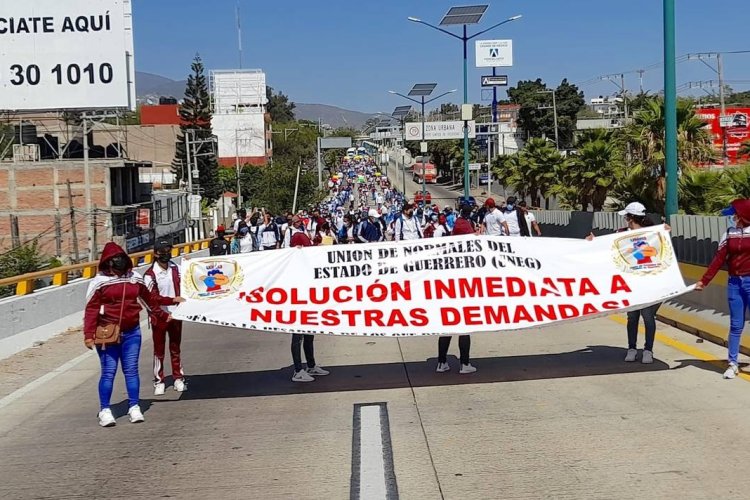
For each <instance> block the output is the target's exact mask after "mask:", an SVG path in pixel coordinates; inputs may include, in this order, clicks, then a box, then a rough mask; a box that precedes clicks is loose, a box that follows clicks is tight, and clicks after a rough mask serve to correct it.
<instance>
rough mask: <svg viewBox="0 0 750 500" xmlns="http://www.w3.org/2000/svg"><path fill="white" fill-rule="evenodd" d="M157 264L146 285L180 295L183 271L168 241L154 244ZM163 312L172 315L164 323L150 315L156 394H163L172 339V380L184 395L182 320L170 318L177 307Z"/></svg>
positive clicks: (154, 264) (150, 289)
mask: <svg viewBox="0 0 750 500" xmlns="http://www.w3.org/2000/svg"><path fill="white" fill-rule="evenodd" d="M154 254H155V255H154V257H155V262H154V263H153V264H152V265H151V267H149V268H148V270H147V271H146V273H145V275H144V282H145V283H146V287H148V289H149V291H154V289H156V291H157V292H158V294H159V295H160V296H162V297H179V296H180V269H179V268H178V267H177V265H176V264H175V263H174V262H172V244H171V243H170V242H168V241H158V242H157V243H156V245H154ZM162 309H163V310H164V312H166V313H167V314H170V316H169V317H168V318H167V319H166V320H165V319H164V316H163V315H161V316H159V315H156V314H154V313H153V311H152V314H150V318H151V329H152V332H153V340H154V395H155V396H161V395H163V394H164V390H165V387H166V386H165V383H164V357H165V352H164V350H165V344H166V341H167V336H169V357H170V360H171V362H172V379H173V382H174V390H175V391H177V392H184V391H186V390H187V385H186V384H185V375H184V373H183V371H182V359H181V355H180V354H181V353H180V344H181V342H182V321H178V320H175V319H172V318H171V313H172V309H174V306H162Z"/></svg>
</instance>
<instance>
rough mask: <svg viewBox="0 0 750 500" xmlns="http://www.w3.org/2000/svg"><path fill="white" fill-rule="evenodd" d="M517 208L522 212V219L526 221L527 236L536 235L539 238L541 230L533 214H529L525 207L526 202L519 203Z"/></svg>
mask: <svg viewBox="0 0 750 500" xmlns="http://www.w3.org/2000/svg"><path fill="white" fill-rule="evenodd" d="M518 207H519V208H520V209H521V210H522V211H523V215H524V218H525V219H526V225H527V226H529V235H532V234H533V233H536V235H537V236H541V235H542V229H541V228H540V227H539V224H537V222H536V217H534V214H533V213H532V212H530V211H529V209H528V208H527V207H526V202H525V201H522V202H520V203H519V204H518Z"/></svg>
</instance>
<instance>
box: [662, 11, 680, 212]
mask: <svg viewBox="0 0 750 500" xmlns="http://www.w3.org/2000/svg"><path fill="white" fill-rule="evenodd" d="M676 73H677V71H676V60H675V0H664V125H665V144H664V146H665V147H664V153H665V170H666V191H667V192H666V204H665V215H666V216H667V220H669V217H670V216H672V215H675V214H676V213H677V211H678V199H677V75H676Z"/></svg>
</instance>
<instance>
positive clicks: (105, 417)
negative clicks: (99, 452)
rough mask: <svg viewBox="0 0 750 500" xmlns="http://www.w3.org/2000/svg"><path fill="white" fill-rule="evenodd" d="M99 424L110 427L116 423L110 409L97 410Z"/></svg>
mask: <svg viewBox="0 0 750 500" xmlns="http://www.w3.org/2000/svg"><path fill="white" fill-rule="evenodd" d="M98 416H99V425H101V426H102V427H112V426H114V425H116V424H117V422H116V421H115V416H114V415H112V410H110V409H109V408H105V409H103V410H102V411H100V412H99V415H98Z"/></svg>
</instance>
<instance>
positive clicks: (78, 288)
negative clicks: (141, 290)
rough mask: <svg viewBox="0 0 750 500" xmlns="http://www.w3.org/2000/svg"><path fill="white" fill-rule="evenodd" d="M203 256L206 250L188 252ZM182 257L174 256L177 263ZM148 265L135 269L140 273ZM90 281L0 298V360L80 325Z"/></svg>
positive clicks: (79, 280)
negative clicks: (0, 319) (0, 320)
mask: <svg viewBox="0 0 750 500" xmlns="http://www.w3.org/2000/svg"><path fill="white" fill-rule="evenodd" d="M191 256H192V257H206V256H208V250H201V251H199V252H195V253H193V254H191ZM181 260H182V257H177V258H175V259H174V261H175V262H176V263H179V262H180V261H181ZM148 267H149V266H141V267H138V268H136V270H137V271H138V272H140V273H141V274H143V273H144V272H145V271H146V270H147V269H148ZM89 283H90V280H87V279H78V280H73V281H71V282H70V283H68V284H67V285H64V286H51V287H47V288H43V289H40V290H36V291H35V292H34V293H32V294H29V295H18V296H13V297H8V298H5V299H2V300H0V318H2V322H1V323H0V359H2V358H5V357H8V356H12V355H13V354H15V353H16V352H19V351H22V350H24V349H28V348H29V347H32V346H33V345H34V343H35V342H43V341H46V340H48V339H50V338H52V337H54V336H55V335H58V334H60V333H63V332H64V331H65V330H66V329H67V328H71V327H76V326H80V325H81V324H83V307H84V305H85V303H86V290H87V289H88V286H89Z"/></svg>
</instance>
